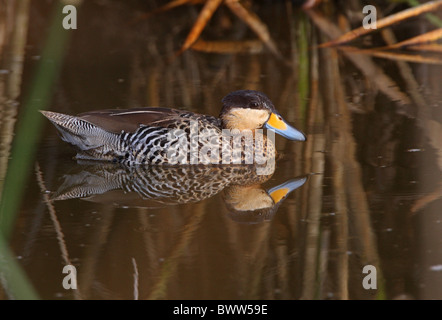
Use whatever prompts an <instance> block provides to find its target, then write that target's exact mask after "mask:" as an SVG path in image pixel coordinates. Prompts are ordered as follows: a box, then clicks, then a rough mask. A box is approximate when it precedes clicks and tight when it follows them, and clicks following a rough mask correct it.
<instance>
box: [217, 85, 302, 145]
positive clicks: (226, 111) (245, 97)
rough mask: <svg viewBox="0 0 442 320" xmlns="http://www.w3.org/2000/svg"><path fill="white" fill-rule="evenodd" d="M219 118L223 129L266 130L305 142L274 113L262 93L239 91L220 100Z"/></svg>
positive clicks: (274, 110) (269, 102)
mask: <svg viewBox="0 0 442 320" xmlns="http://www.w3.org/2000/svg"><path fill="white" fill-rule="evenodd" d="M222 103H223V108H222V110H221V113H220V118H221V120H222V122H223V128H225V129H238V130H255V129H262V128H266V129H269V130H272V131H274V132H276V133H278V134H280V135H281V136H283V137H285V138H287V139H290V140H296V141H305V140H306V137H305V135H304V134H303V133H302V132H301V131H299V130H298V129H295V128H294V127H292V126H291V125H289V124H288V123H287V122H286V121H285V120H284V119H283V118H282V116H281V115H280V114H279V113H278V112H277V111H276V108H275V106H274V105H273V103H272V101H271V100H270V99H269V98H268V97H267V96H266V95H265V94H264V93H262V92H259V91H255V90H239V91H234V92H231V93H229V94H228V95H227V96H225V97H224V98H223V99H222Z"/></svg>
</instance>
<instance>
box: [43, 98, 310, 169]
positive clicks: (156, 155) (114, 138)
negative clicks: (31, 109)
mask: <svg viewBox="0 0 442 320" xmlns="http://www.w3.org/2000/svg"><path fill="white" fill-rule="evenodd" d="M221 102H222V108H221V112H220V114H219V116H218V117H215V116H212V115H205V114H199V113H195V112H191V111H186V110H181V109H174V108H164V107H144V108H132V109H107V110H97V111H90V112H85V113H81V114H79V115H76V116H71V115H67V114H63V113H58V112H53V111H43V110H41V111H40V112H41V113H42V114H43V115H44V116H45V117H46V118H47V119H48V120H49V121H50V122H51V123H52V124H53V125H54V126H55V127H56V128H57V130H58V131H59V133H60V136H61V139H62V140H63V141H65V142H67V143H69V144H71V145H73V146H74V147H75V148H76V149H77V154H76V156H75V157H74V158H75V159H77V160H96V161H106V162H117V163H122V164H125V165H129V166H132V165H143V164H147V165H189V164H197V165H209V164H213V165H217V164H218V165H219V164H256V163H258V164H265V163H267V162H269V161H273V160H274V159H275V157H276V154H277V153H276V148H275V144H274V140H275V139H274V134H272V133H276V134H279V135H281V136H283V137H285V138H287V139H289V140H293V141H306V136H305V134H304V133H303V132H302V131H300V130H298V129H296V128H295V127H293V126H291V125H290V124H289V123H288V122H287V121H285V120H284V119H283V117H282V116H281V115H280V114H279V112H278V111H277V110H276V108H275V106H274V105H273V103H272V101H271V100H270V98H269V97H268V96H267V95H265V94H264V93H262V92H260V91H256V90H238V91H233V92H230V93H229V94H227V95H226V96H225V97H224V98H223V99H222V100H221ZM264 129H267V131H266V132H265V133H264Z"/></svg>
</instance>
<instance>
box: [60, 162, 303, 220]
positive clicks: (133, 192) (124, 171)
mask: <svg viewBox="0 0 442 320" xmlns="http://www.w3.org/2000/svg"><path fill="white" fill-rule="evenodd" d="M274 169H275V168H274V166H265V167H264V166H262V167H261V166H258V165H246V166H244V165H237V166H235V165H229V166H199V165H196V166H138V167H126V166H124V165H118V164H113V163H88V162H80V163H79V164H78V166H76V167H74V168H73V169H72V170H71V172H70V173H68V174H65V175H64V176H63V181H62V183H61V184H60V186H59V187H58V189H57V190H56V191H55V192H53V193H52V195H51V200H53V201H60V200H68V199H76V198H81V199H84V200H88V201H93V202H96V203H102V204H108V205H109V204H110V205H113V206H116V207H121V208H134V207H138V208H160V207H164V206H168V205H180V204H186V203H195V202H199V201H202V200H205V199H208V198H211V197H213V196H215V195H216V194H218V193H220V192H223V200H224V203H225V205H226V208H227V209H228V215H229V217H230V218H231V219H232V220H234V221H236V222H239V223H259V222H263V221H266V220H271V219H272V217H273V216H274V214H275V212H276V211H277V209H278V207H279V206H280V204H281V203H282V202H283V200H284V199H285V198H286V197H287V196H288V195H289V194H290V193H291V192H292V191H293V190H295V189H297V188H299V187H301V186H302V185H303V184H304V183H305V182H306V181H307V176H301V177H296V178H293V179H289V180H287V181H285V182H284V183H281V184H279V185H276V186H273V187H271V188H264V187H263V186H262V185H263V184H264V183H265V182H267V181H268V180H269V179H270V178H271V177H272V175H273V173H274Z"/></svg>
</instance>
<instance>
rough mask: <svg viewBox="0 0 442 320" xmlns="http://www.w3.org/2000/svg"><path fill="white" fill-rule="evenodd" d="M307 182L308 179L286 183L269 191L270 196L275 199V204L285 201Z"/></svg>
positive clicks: (295, 179) (296, 179) (297, 179)
mask: <svg viewBox="0 0 442 320" xmlns="http://www.w3.org/2000/svg"><path fill="white" fill-rule="evenodd" d="M306 181H307V177H306V176H304V177H301V178H294V179H290V180H289V181H286V182H284V183H282V184H280V185H279V186H276V187H273V188H270V189H269V190H267V193H268V195H269V196H270V197H271V198H272V199H273V202H275V204H278V203H279V202H281V201H283V200H284V199H285V198H287V196H288V195H289V194H290V192H292V191H293V190H296V189H298V188H299V187H301V186H302V185H304V183H305V182H306Z"/></svg>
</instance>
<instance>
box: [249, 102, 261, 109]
mask: <svg viewBox="0 0 442 320" xmlns="http://www.w3.org/2000/svg"><path fill="white" fill-rule="evenodd" d="M258 106H259V105H258V103H257V102H250V104H249V107H251V108H258Z"/></svg>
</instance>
